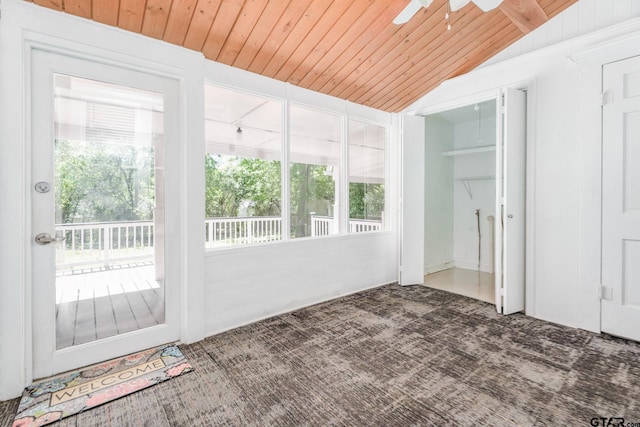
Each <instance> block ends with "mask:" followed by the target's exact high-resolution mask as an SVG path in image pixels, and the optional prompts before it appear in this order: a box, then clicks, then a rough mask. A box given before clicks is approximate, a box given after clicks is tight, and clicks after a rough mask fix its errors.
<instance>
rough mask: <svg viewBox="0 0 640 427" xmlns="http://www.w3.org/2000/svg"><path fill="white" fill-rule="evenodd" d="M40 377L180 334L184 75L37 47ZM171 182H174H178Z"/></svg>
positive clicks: (35, 263)
mask: <svg viewBox="0 0 640 427" xmlns="http://www.w3.org/2000/svg"><path fill="white" fill-rule="evenodd" d="M32 52H33V55H32V84H31V91H30V92H31V114H30V117H31V140H32V146H31V158H32V187H31V203H32V231H33V235H32V236H31V242H32V245H31V247H32V301H33V335H32V339H33V355H34V357H33V375H34V378H40V377H45V376H48V375H51V374H54V373H58V372H62V371H66V370H69V369H74V368H78V367H81V366H85V365H88V364H91V363H96V362H99V361H103V360H106V359H109V358H112V357H116V356H120V355H124V354H128V353H131V352H134V351H138V350H141V349H144V348H148V347H151V346H154V345H160V344H162V343H166V342H170V341H175V340H177V339H178V337H179V324H178V321H179V307H180V305H179V289H178V286H179V285H178V274H177V273H178V268H179V266H176V264H175V260H177V259H178V258H179V257H178V256H176V255H177V254H175V253H174V252H173V251H174V250H173V249H172V248H171V246H170V245H165V242H169V241H171V240H172V237H173V235H172V230H175V229H177V228H178V227H176V224H175V223H174V222H175V220H174V219H173V218H175V215H174V214H173V213H172V212H173V211H172V210H171V209H169V208H168V206H169V204H170V203H165V201H166V202H170V201H171V197H173V196H170V193H171V191H174V190H171V191H165V190H166V189H167V188H170V187H171V185H172V184H170V183H171V182H176V181H177V179H176V178H177V175H176V171H175V167H174V166H173V165H175V162H172V161H171V160H167V161H165V159H177V157H178V156H177V150H179V148H178V133H179V130H178V123H179V122H178V119H177V118H178V114H177V108H178V96H179V85H178V82H177V81H176V80H172V79H169V78H163V77H158V76H155V75H151V74H146V73H142V72H139V71H133V70H129V69H125V68H121V67H116V66H111V65H106V64H99V63H95V62H91V61H88V60H82V59H77V58H72V57H68V56H64V55H60V54H55V53H49V52H44V51H40V50H33V51H32ZM171 188H173V187H171Z"/></svg>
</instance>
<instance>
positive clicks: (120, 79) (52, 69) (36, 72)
mask: <svg viewBox="0 0 640 427" xmlns="http://www.w3.org/2000/svg"><path fill="white" fill-rule="evenodd" d="M31 53H32V55H31V59H32V66H33V69H32V72H31V77H32V79H31V89H32V97H31V109H30V110H29V112H28V114H29V117H30V123H31V131H32V142H31V144H32V145H31V149H32V156H31V160H32V177H33V180H32V181H31V182H32V185H33V183H35V182H40V181H45V182H49V183H51V185H53V179H54V178H53V173H54V171H53V164H52V160H53V152H52V147H53V144H52V142H53V139H54V133H53V121H54V117H53V110H54V107H53V97H52V89H53V79H52V76H53V75H54V73H61V74H66V75H76V76H78V77H82V78H88V79H95V80H99V81H105V82H109V83H112V84H117V85H131V86H132V87H136V88H140V89H143V90H153V91H156V92H158V93H161V94H162V96H163V98H164V102H163V104H164V114H163V121H164V134H165V138H164V143H163V152H164V155H163V156H164V158H165V161H164V165H163V169H164V178H163V179H162V180H161V181H160V182H164V185H163V188H162V190H161V194H162V195H163V198H164V199H165V200H166V203H163V204H164V205H165V206H164V208H163V210H162V217H163V219H164V221H163V222H162V223H161V225H160V227H161V233H162V239H160V240H158V239H157V238H156V239H155V240H156V242H158V243H160V244H162V245H163V250H164V254H166V256H163V258H164V260H163V262H162V265H156V268H162V271H163V279H164V280H163V282H164V286H163V288H164V291H163V295H164V296H163V303H164V307H165V308H164V318H165V320H164V322H163V323H162V324H160V325H156V326H153V327H149V328H144V329H138V330H135V331H132V332H129V333H127V334H124V335H115V336H112V337H109V338H105V339H100V340H96V341H92V342H89V343H86V344H81V345H75V346H71V347H67V348H64V349H59V350H57V349H56V338H55V337H56V327H55V322H51V323H50V322H49V321H48V319H51V321H53V319H54V318H55V311H54V310H55V305H54V304H55V283H56V280H55V273H54V270H55V268H54V267H53V264H52V263H53V255H52V254H53V252H54V250H55V245H53V244H50V245H46V246H40V245H36V244H33V241H32V240H30V241H31V245H30V246H31V250H32V251H31V256H32V261H36V259H35V258H36V257H39V258H38V259H37V261H38V262H37V263H34V264H33V265H32V267H33V268H32V273H31V274H32V280H33V281H32V292H33V294H34V298H33V301H32V307H33V315H34V317H33V319H34V320H33V321H34V323H35V320H36V319H38V320H39V322H38V324H34V329H33V330H32V339H34V343H33V355H34V361H33V366H34V368H33V369H34V376H36V377H47V376H50V375H52V374H56V373H59V372H64V371H67V370H70V369H76V368H79V367H82V366H86V365H89V364H92V363H97V362H100V361H103V360H106V359H109V358H113V357H117V356H122V355H124V354H128V353H132V352H134V351H139V350H143V349H145V348H149V347H152V346H154V345H160V344H164V343H167V342H173V341H176V340H178V338H179V333H180V307H181V304H180V295H181V292H180V274H179V272H180V265H179V262H180V248H179V244H178V245H174V244H173V242H179V235H178V233H177V232H176V230H178V229H179V224H180V213H179V209H177V207H178V206H180V204H179V189H178V187H177V183H178V182H179V176H180V164H179V162H177V161H176V159H178V158H179V152H180V115H179V106H180V103H179V92H180V90H179V82H178V81H177V80H175V79H173V78H166V77H159V76H156V75H154V74H150V73H146V72H145V73H141V72H139V71H132V70H130V69H129V68H127V67H126V66H112V65H107V64H103V63H101V62H99V61H96V60H91V59H89V60H87V59H79V58H74V57H73V56H69V55H64V54H59V53H53V52H48V51H46V50H42V49H33V50H32V51H31ZM29 194H30V195H31V196H32V197H33V198H34V199H33V200H34V202H33V203H32V206H33V209H43V208H44V209H47V210H48V209H49V208H51V207H53V203H54V201H53V196H54V191H53V190H51V191H49V192H48V193H44V194H40V193H38V192H36V191H30V193H29ZM31 217H32V221H33V223H32V227H33V228H34V229H33V230H32V231H33V233H41V232H44V233H51V234H54V233H55V231H54V229H53V217H52V216H50V213H46V214H45V213H40V214H36V213H35V212H34V211H33V210H32V212H31ZM157 261H158V260H157V259H156V262H157ZM36 295H37V297H36ZM38 325H42V326H41V327H38Z"/></svg>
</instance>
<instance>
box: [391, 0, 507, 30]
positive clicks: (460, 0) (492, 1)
mask: <svg viewBox="0 0 640 427" xmlns="http://www.w3.org/2000/svg"><path fill="white" fill-rule="evenodd" d="M469 2H473V3H475V5H476V6H478V7H479V8H480V9H481V10H482V11H483V12H488V11H490V10H492V9H495V8H496V7H498V6H499V5H500V3H502V0H449V7H450V10H451V12H455V11H456V10H458V9H461V8H462V7H464V6H465V5H466V4H467V3H469ZM431 3H433V0H411V2H410V3H409V4H408V5H407V7H405V8H404V9H403V10H402V12H400V13H399V14H398V16H396V18H395V19H394V20H393V23H394V24H396V25H399V24H404V23H405V22H408V21H409V20H410V19H411V18H413V15H415V14H416V13H418V11H419V10H420V8H421V7H425V8H426V7H429V6H430V5H431Z"/></svg>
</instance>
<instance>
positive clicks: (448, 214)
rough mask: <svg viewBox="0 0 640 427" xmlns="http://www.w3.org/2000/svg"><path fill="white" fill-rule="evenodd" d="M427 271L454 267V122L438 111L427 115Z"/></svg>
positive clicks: (425, 229)
mask: <svg viewBox="0 0 640 427" xmlns="http://www.w3.org/2000/svg"><path fill="white" fill-rule="evenodd" d="M425 124H426V127H425V170H424V181H425V186H424V190H425V193H424V201H425V214H424V266H425V274H428V273H434V272H436V271H440V270H443V269H445V268H450V267H453V185H454V184H453V158H451V157H443V156H442V153H443V152H444V151H451V150H453V125H452V124H451V123H449V122H448V121H447V120H445V119H443V118H441V117H439V116H438V115H429V116H427V117H426V118H425Z"/></svg>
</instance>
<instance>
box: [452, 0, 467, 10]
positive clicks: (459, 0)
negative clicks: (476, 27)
mask: <svg viewBox="0 0 640 427" xmlns="http://www.w3.org/2000/svg"><path fill="white" fill-rule="evenodd" d="M470 1H471V0H449V6H450V7H451V12H455V11H456V10H459V9H462V8H463V7H465V6H466V5H467V4H469V2H470Z"/></svg>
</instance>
